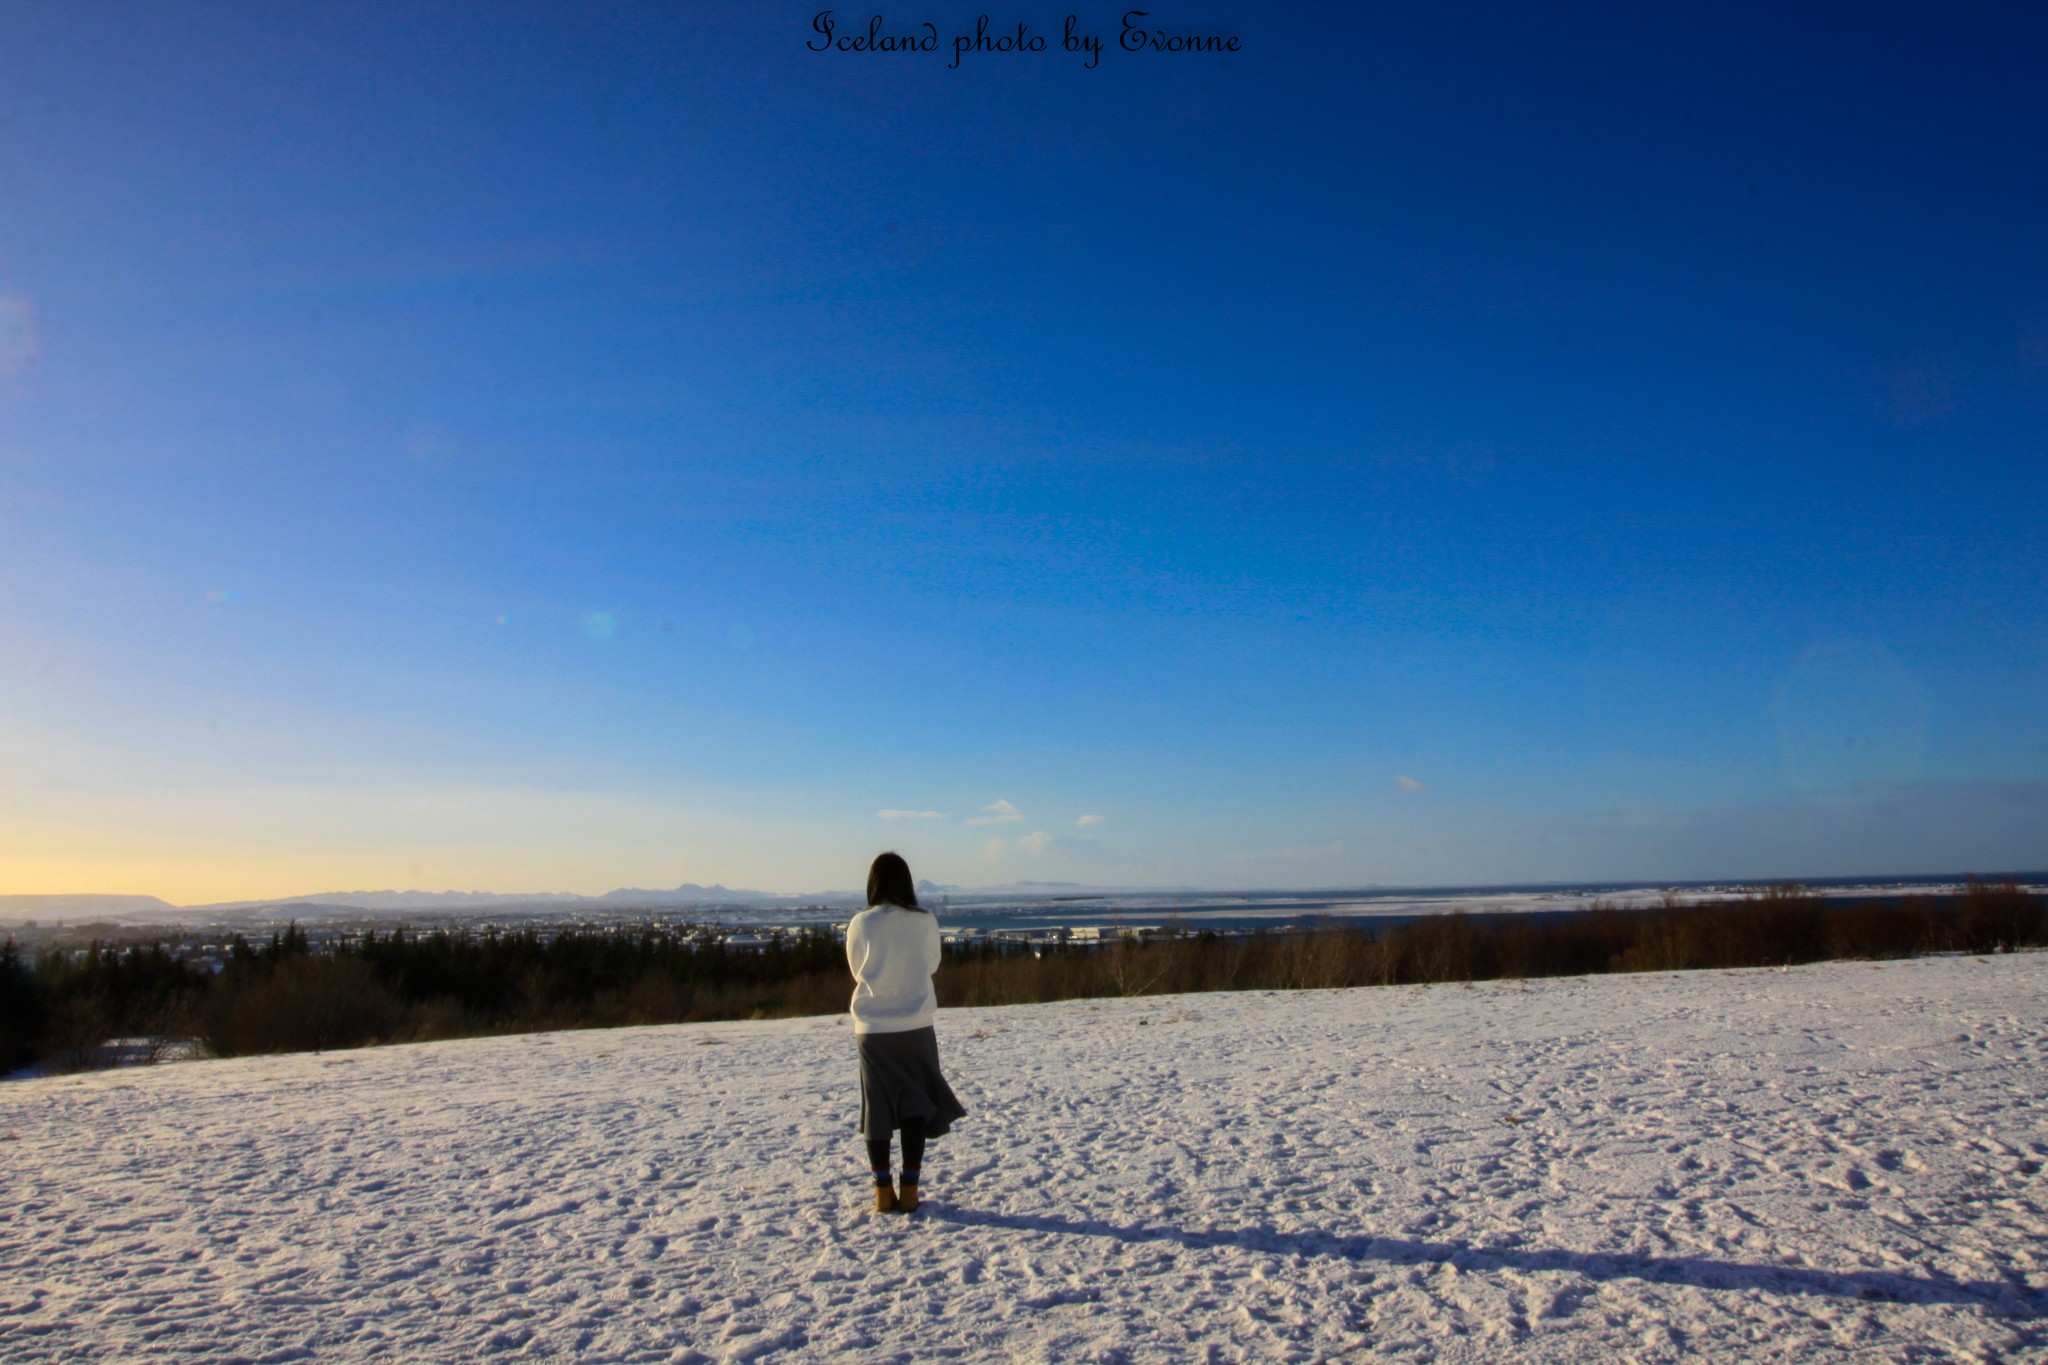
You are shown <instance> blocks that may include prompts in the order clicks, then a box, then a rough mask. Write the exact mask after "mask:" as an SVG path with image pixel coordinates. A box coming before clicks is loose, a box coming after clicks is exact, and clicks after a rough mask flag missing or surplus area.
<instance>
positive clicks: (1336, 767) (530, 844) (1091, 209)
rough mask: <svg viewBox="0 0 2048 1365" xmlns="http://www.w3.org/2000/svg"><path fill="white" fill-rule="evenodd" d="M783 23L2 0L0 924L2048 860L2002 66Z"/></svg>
mask: <svg viewBox="0 0 2048 1365" xmlns="http://www.w3.org/2000/svg"><path fill="white" fill-rule="evenodd" d="M818 8H819V6H817V5H816V4H804V5H780V6H778V5H758V6H735V7H732V8H730V9H722V8H719V7H716V6H712V5H698V4H681V3H658V4H657V3H650V4H608V5H572V4H515V3H446V4H433V5H420V4H403V5H401V4H368V5H314V4H301V3H284V4H276V3H264V4H258V3H246V4H217V3H216V4H197V3H195V4H180V5H161V4H145V3H124V4H108V3H90V2H84V0H81V2H78V3H71V2H67V3H54V2H53V3H15V4H10V5H8V6H6V7H5V8H4V9H0V890H11V891H19V892H56V891H85V890H93V891H127V892H145V893H154V894H159V895H164V896H166V897H167V898H170V899H173V900H183V901H193V900H201V899H226V898H229V897H237V896H258V895H283V894H291V893H296V892H305V891H311V890H317V889H347V888H354V887H387V886H401V887H403V886H417V887H422V888H426V889H445V888H458V889H470V888H478V889H497V890H516V889H529V890H539V889H563V890H586V891H602V890H606V889H609V888H610V887H613V886H619V885H642V886H666V885H675V884H677V883H679V882H682V881H685V880H689V881H698V882H706V883H708V882H712V881H723V882H725V883H727V884H732V885H751V886H758V887H764V888H769V889H781V890H797V889H817V888H823V887H837V886H852V885H855V884H857V883H858V881H859V879H860V877H861V875H862V874H863V873H864V870H865V865H866V859H867V858H868V857H869V856H870V855H871V854H872V853H873V852H874V851H875V850H876V849H878V848H881V847H885V846H894V847H897V848H900V849H901V850H902V851H903V852H904V853H905V854H906V855H907V856H909V857H910V858H911V861H912V865H913V867H914V868H915V869H916V870H917V871H918V872H919V874H920V875H926V876H931V877H934V878H936V879H938V880H941V881H954V882H967V883H989V882H1002V881H1008V880H1011V879H1014V878H1035V879H1042V880H1050V879H1065V880H1082V881H1089V882H1110V883H1120V884H1188V885H1202V886H1250V885H1258V886H1287V885H1332V884H1358V883H1365V882H1394V883H1417V882H1437V883H1471V882H1480V881H1509V880H1538V879H1581V878H1583V879H1591V878H1610V877H1611V878H1638V877H1640V878H1662V877H1670V878H1689V877H1714V876H1743V875H1751V876H1790V875H1801V874H1804V875H1825V874H1836V873H1842V874H1848V873H1861V872H1871V873H1877V872H1905V871H1917V870H1927V871H1938V870H1972V869H1974V870H1980V871H1991V870H1994V869H2001V868H2024V867H2039V866H2040V865H2042V864H2043V863H2048V856H2044V854H2048V837H2044V836H2048V584H2044V570H2048V554H2044V550H2043V541H2042V533H2041V527H2042V526H2043V525H2048V473H2044V469H2048V463H2044V459H2043V456H2044V454H2048V250H2044V248H2043V242H2044V240H2048V237H2044V224H2048V161H2044V159H2043V157H2042V155H2041V148H2042V146H2043V145H2044V135H2048V79H2044V74H2048V16H2044V14H2043V11H2041V10H2040V9H2039V8H2038V7H2035V6H2028V5H2017V4H2014V5H1991V4H1965V5H1960V6H1954V7H1948V8H1943V9H1938V10H1937V9H1934V8H1930V7H1927V6H1827V7H1820V6H1813V7H1786V6H1777V5H1772V6H1762V5H1759V6H1753V7H1736V6H1727V5H1714V6H1706V5H1699V6H1663V5H1658V6H1645V5H1640V4H1632V5H1576V6H1564V7H1553V6H1528V5H1506V4H1502V5H1430V6H1359V7H1346V8H1345V9H1344V10H1343V11H1341V12H1339V11H1337V10H1335V9H1333V8H1330V7H1324V6H1300V7H1291V6H1272V5H1251V4H1236V5H1232V4H1208V5H1193V4H1187V5H1182V4H1168V3H1164V0H1159V2H1158V3H1155V4H1154V5H1153V6H1152V19H1151V22H1152V23H1153V24H1154V25H1161V26H1165V27H1169V28H1173V29H1176V30H1184V31H1193V32H1212V31H1215V32H1229V33H1236V34H1238V35H1240V36H1241V38H1242V51H1241V52H1240V53H1238V54H1236V55H1234V56H1228V57H1219V56H1216V55H1214V54H1200V55H1192V56H1190V55H1178V56H1175V55H1167V54H1163V53H1150V52H1147V53H1128V52H1123V51H1119V50H1115V48H1114V39H1115V35H1116V32H1117V29H1118V26H1119V25H1118V16H1119V15H1120V14H1121V13H1122V12H1123V11H1122V9H1121V7H1119V6H1111V7H1105V8H1103V9H1100V10H1087V9H1086V8H1085V7H1083V6H1080V5H1074V4H1069V5H1061V6H1053V7H1036V6H1034V5H1024V6H1017V7H1012V8H1010V9H1002V8H1001V7H999V6H994V5H987V6H983V5H955V4H950V3H949V4H940V5H930V6H925V7H922V8H918V9H908V8H902V7H898V6H894V5H890V6H886V7H883V8H882V9H881V11H880V12H881V13H882V14H883V15H884V17H885V21H886V27H887V28H889V29H890V30H892V31H908V30H910V29H912V28H913V27H914V25H915V23H916V22H918V21H921V20H924V19H927V18H928V19H930V20H932V21H933V22H934V24H935V25H936V26H937V28H938V30H939V32H940V34H941V43H940V46H941V49H942V50H941V51H940V52H938V53H936V54H930V55H926V54H916V55H912V56H904V55H901V54H896V55H879V54H864V53H839V52H833V53H828V54H819V53H815V52H811V51H807V50H806V46H805V44H806V41H807V40H809V39H811V38H813V36H814V34H813V30H812V15H813V14H814V13H815V12H816V10H817V9H818ZM984 11H985V12H988V13H989V14H990V15H991V16H992V18H993V19H994V20H995V21H996V26H997V27H1004V26H1007V25H1013V24H1014V23H1016V22H1017V21H1018V20H1023V21H1025V22H1027V23H1029V24H1030V25H1031V26H1032V28H1033V29H1034V30H1035V31H1040V32H1046V33H1048V34H1049V35H1050V36H1051V38H1052V43H1051V44H1050V46H1051V47H1052V48H1055V49H1056V48H1057V47H1058V46H1059V30H1060V24H1061V20H1062V18H1063V17H1064V15H1065V14H1067V13H1069V12H1073V13H1075V14H1076V15H1077V18H1078V20H1079V27H1080V28H1081V29H1083V30H1084V31H1094V32H1098V33H1102V34H1104V35H1106V36H1107V37H1108V38H1109V39H1110V40H1111V48H1112V50H1110V51H1108V52H1106V53H1104V55H1103V56H1102V58H1101V61H1100V64H1099V66H1098V67H1097V69H1095V70H1092V71H1091V70H1086V69H1084V68H1083V67H1082V64H1081V61H1080V59H1078V58H1074V57H1069V56H1068V55H1066V54H1065V53H1063V52H1059V51H1047V52H1045V53H1042V54H1035V55H1024V56H999V55H988V54H972V55H969V56H968V57H966V58H965V59H964V60H963V62H962V64H961V66H960V67H959V69H948V63H949V62H950V60H951V52H950V44H951V37H952V35H953V34H954V33H955V32H956V31H958V30H960V29H962V28H964V27H971V26H972V23H973V19H974V16H975V15H976V14H978V13H982V12H984ZM1794 11H1797V12H1794ZM872 12H873V11H872V10H844V11H841V12H839V16H838V17H839V18H840V20H841V22H842V24H851V25H853V26H856V27H858V26H864V24H865V20H866V16H867V15H868V14H869V13H872ZM885 811H888V812H897V813H898V814H897V816H896V817H895V818H884V816H883V815H882V812H885ZM904 812H909V813H913V814H911V815H904V814H901V813H904ZM1090 817H1092V818H1090Z"/></svg>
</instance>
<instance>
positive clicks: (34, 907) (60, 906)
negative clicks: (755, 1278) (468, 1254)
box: [0, 880, 1132, 923]
mask: <svg viewBox="0 0 2048 1365" xmlns="http://www.w3.org/2000/svg"><path fill="white" fill-rule="evenodd" d="M917 889H918V894H919V895H920V896H951V895H969V896H1005V895H1013V896H1050V895H1074V894H1082V893H1086V892H1087V891H1088V890H1090V889H1091V888H1087V887H1084V886H1082V885H1081V884H1080V883H1079V882H1031V881H1025V882H1010V883H1008V884H1006V885H1002V886H975V887H968V886H955V885H949V884H946V883H942V882H934V881H929V880H927V881H921V882H919V883H918V884H917ZM1093 889H1094V890H1096V891H1111V890H1122V891H1129V890H1131V889H1132V888H1128V887H1122V888H1108V887H1097V888H1093ZM863 899H864V897H863V895H862V893H861V892H859V891H812V892H802V893H782V892H775V891H749V890H746V889H744V888H738V887H730V886H720V885H717V884H716V883H714V884H712V885H710V886H699V885H698V884H697V883H695V882H684V883H683V884H682V885H681V886H676V887H669V888H665V889H649V888H645V887H620V888H619V889H617V890H615V891H607V892H605V893H604V894H603V895H601V896H586V895H581V894H579V893H577V892H574V891H390V890H387V891H318V892H314V893H312V894H310V895H303V896H278V897H273V898H271V899H267V900H246V901H215V902H211V903H208V904H204V905H173V904H171V903H170V902H169V901H166V900H163V899H161V898H159V897H156V896H116V895H63V896H0V923H6V922H8V921H20V920H29V919H53V920H59V921H69V922H73V923H76V922H79V921H85V920H109V921H143V922H155V921H177V920H184V919H192V918H195V917H199V916H207V917H225V918H239V917H242V916H252V915H257V914H261V915H265V916H275V915H293V916H297V917H300V918H304V919H317V918H320V917H321V916H324V915H347V914H355V913H360V912H361V911H364V910H383V911H408V910H410V911H424V912H428V913H432V912H435V911H453V910H484V909H492V908H498V907H503V908H508V909H509V908H512V907H531V908H534V909H541V908H546V909H550V910H562V909H575V908H577V907H589V908H591V909H594V910H595V909H618V908H621V907H641V906H645V907H648V908H662V907H673V906H689V905H720V906H734V905H791V904H796V905H834V906H838V905H858V904H860V903H861V901H862V900H863Z"/></svg>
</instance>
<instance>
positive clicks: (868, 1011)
mask: <svg viewBox="0 0 2048 1365" xmlns="http://www.w3.org/2000/svg"><path fill="white" fill-rule="evenodd" d="M846 963H847V965H848V966H849V967H851V968H853V982H854V985H853V1005H852V1012H853V1032H854V1037H855V1041H856V1042H857V1043H858V1044H859V1046H860V1130H861V1134H862V1136H864V1137H865V1138H867V1141H868V1165H869V1166H870V1167H871V1168H873V1170H874V1173H875V1212H876V1213H909V1212H911V1211H913V1210H914V1209H916V1208H917V1181H918V1175H919V1173H920V1168H921V1167H922V1166H923V1164H924V1144H925V1139H926V1138H935V1137H943V1136H944V1135H945V1133H946V1130H947V1129H949V1128H951V1127H952V1126H953V1120H954V1119H957V1118H964V1117H966V1115H967V1109H966V1107H965V1106H963V1105H962V1104H961V1103H960V1101H959V1100H958V1099H957V1098H956V1097H955V1096H954V1094H953V1090H952V1087H950V1086H948V1085H947V1084H946V1078H945V1077H944V1076H943V1075H941V1074H940V1073H939V1036H938V1034H937V1033H936V1032H935V1031H934V1030H933V1028H932V1021H933V1019H935V1018H936V1017H937V1015H938V1009H939V998H938V994H937V993H936V992H935V991H933V990H932V973H933V972H935V971H937V970H938V969H939V922H938V921H937V920H936V919H934V918H932V913H931V911H929V910H926V909H925V908H924V907H923V906H921V905H919V904H918V903H917V886H916V884H915V883H913V882H912V881H911V879H910V864H908V863H906V862H904V861H903V859H902V858H900V857H898V856H897V855H896V854H894V853H884V854H881V855H879V856H878V857H876V859H875V862H874V866H872V867H870V868H869V869H868V908H867V909H865V910H863V911H861V912H860V913H859V914H858V915H855V916H854V917H853V922H852V923H850V924H848V925H847V926H846ZM898 1128H900V1129H902V1130H903V1185H902V1193H901V1194H898V1193H897V1191H896V1190H894V1189H892V1188H891V1187H890V1184H889V1135H890V1134H891V1133H892V1132H894V1131H895V1130H896V1129H898Z"/></svg>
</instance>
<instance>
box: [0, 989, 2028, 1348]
mask: <svg viewBox="0 0 2048 1365" xmlns="http://www.w3.org/2000/svg"><path fill="white" fill-rule="evenodd" d="M940 1046H941V1051H942V1054H943V1056H944V1058H945V1060H946V1063H947V1066H948V1070H949V1071H950V1072H951V1074H952V1076H953V1079H954V1083H955V1086H956V1088H957V1089H958V1090H959V1091H960V1093H961V1096H962V1098H963V1099H965V1100H966V1101H967V1103H968V1104H969V1105H970V1106H971V1107H972V1109H973V1110H974V1113H973V1115H972V1117H971V1118H970V1119H969V1120H968V1121H967V1122H965V1123H963V1124H962V1125H961V1126H960V1128H959V1129H957V1130H956V1131H955V1133H954V1134H953V1135H951V1136H949V1137H948V1138H946V1139H944V1140H943V1141H941V1142H938V1143H936V1144H934V1146H933V1149H932V1151H933V1154H932V1157H931V1158H930V1159H929V1160H928V1161H927V1163H926V1165H927V1176H926V1180H927V1189H928V1191H929V1193H928V1200H929V1202H928V1203H927V1205H926V1207H925V1209H924V1210H923V1211H922V1212H920V1213H919V1214H917V1215H916V1216H914V1217H912V1218H909V1219H905V1218H901V1217H876V1216H874V1215H872V1214H870V1213H869V1212H867V1208H868V1205H869V1202H870V1196H869V1193H868V1189H867V1187H866V1184H865V1172H864V1170H863V1162H862V1160H861V1156H860V1152H859V1145H858V1143H857V1141H856V1140H855V1135H854V1132H853V1126H852V1125H853V1114H854V1110H855V1104H856V1099H855V1087H854V1067H853V1040H852V1038H851V1036H850V1032H849V1030H848V1028H847V1027H846V1025H845V1024H844V1023H842V1022H840V1021H836V1020H817V1019H808V1020H793V1021H782V1022H764V1023H752V1024H722V1025H708V1026H687V1027H673V1028H654V1029H637V1030H623V1031H615V1032H602V1033H578V1034H552V1035H542V1036H535V1037H522V1038H506V1039H493V1040H485V1041H479V1042H467V1043H443V1044H433V1045H428V1046H421V1047H406V1048H387V1049H375V1050H370V1051H363V1052H352V1053H337V1054H330V1055H326V1056H298V1057H286V1058H270V1059H254V1060H244V1061H230V1062H206V1063H194V1064H187V1065H179V1066H171V1067H161V1068H155V1069H150V1070H136V1071H127V1072H119V1073H109V1074H100V1075H94V1076H84V1077H73V1078H56V1079H48V1080H38V1081H28V1082H22V1083H16V1084H11V1085H7V1086H5V1087H0V1170H4V1171H5V1172H6V1175H5V1190H6V1199H7V1207H6V1208H5V1210H4V1212H0V1359H5V1360H9V1361H29V1360H35V1361H40V1360H51V1361H54V1360H87V1359H91V1360H98V1361H121V1360H144V1359H176V1360H180V1361H226V1360H231V1359H239V1360H252V1361H285V1360H296V1359H307V1360H319V1361H355V1360H392V1361H415V1360H420V1361H462V1362H470V1361H476V1360H491V1359H508V1360H583V1361H696V1360H718V1359H747V1358H757V1357H771V1356H772V1357H775V1358H781V1359H791V1360H826V1359H830V1360H835V1361H836V1360H905V1361H909V1360H919V1361H923V1360H934V1359H970V1360H1008V1359H1020V1360H1048V1361H1050V1360H1059V1361H1082V1360H1119V1361H1147V1360H1158V1361H1181V1360H1219V1361H1220V1360H1237V1359H1255V1360H1321V1359H1332V1358H1339V1357H1354V1358H1355V1357H1362V1356H1364V1355H1366V1354H1368V1353H1371V1354H1374V1355H1376V1356H1378V1357H1383V1358H1386V1359H1391V1360H1409V1359H1413V1360H1423V1359H1437V1360H1446V1361H1461V1360H1471V1361H1500V1360H1513V1359H1529V1360H1557V1361H1585V1360H1636V1359H1640V1360H1663V1359H1672V1358H1676V1357H1678V1356H1681V1355H1687V1354H1696V1355H1698V1356H1700V1357H1701V1358H1706V1359H1717V1360H1719V1359H1742V1358H1751V1359H1766V1358H1768V1359H1773V1360H1801V1361H1807V1360H1851V1359H1853V1360H1858V1361H1870V1360H1902V1361H1903V1360H1928V1359H1963V1360H1970V1359H1982V1360H1992V1359H1999V1360H2016V1359H2025V1358H2030V1357H2032V1358H2042V1357H2048V1184H2044V1178H2043V1175H2042V1164H2043V1161H2044V1159H2048V1111H2044V1109H2043V1104H2042V1101H2043V1099H2044V1094H2048V955H2041V954H2028V955H2022V956H2018V957H2001V958H1994V959H1990V960H1982V959H1975V958H1961V959H1945V960H1930V961H1918V962H1910V963H1883V964H1871V963H1844V964H1834V965H1827V966H1817V967H1809V968H1803V969H1795V970H1792V971H1786V972H1779V971H1768V972H1713V973H1700V974H1695V975H1688V976H1612V977H1599V978H1591V979H1580V980H1557V981H1540V982H1529V983H1526V984H1521V983H1513V982H1507V983H1496V984H1489V985H1481V986H1477V987H1472V988H1461V987H1456V986H1451V987H1442V986H1439V987H1433V988H1407V989H1386V990H1358V991H1337V992H1311V993H1302V994H1258V995H1234V996H1233V995H1208V996H1182V997H1172V998H1154V999H1138V1000H1128V1001H1111V1002H1079V1003H1072V1004H1062V1005H1044V1006H1028V1007H1021V1008H1012V1009H991V1010H966V1011H956V1012H952V1013H950V1014H947V1015H944V1016H942V1018H941V1020H940Z"/></svg>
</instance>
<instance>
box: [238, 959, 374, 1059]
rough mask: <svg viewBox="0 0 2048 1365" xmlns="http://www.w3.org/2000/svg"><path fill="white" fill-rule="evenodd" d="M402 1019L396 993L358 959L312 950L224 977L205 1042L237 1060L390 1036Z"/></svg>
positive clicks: (348, 1045)
mask: <svg viewBox="0 0 2048 1365" xmlns="http://www.w3.org/2000/svg"><path fill="white" fill-rule="evenodd" d="M401 1017H402V1010H401V1008H400V1005H399V1001H398V999H397V997H396V996H395V995H393V994H392V993H391V992H390V991H389V990H387V989H386V988H385V987H384V986H383V985H382V984H381V983H379V982H378V980H377V979H376V977H375V976H374V975H373V974H372V973H371V971H370V969H369V967H367V966H366V965H364V964H363V963H362V962H361V961H359V960H357V959H355V958H348V957H328V956H325V955H322V954H318V953H308V954H303V955H295V956H288V957H285V958H284V959H283V960H281V961H279V962H277V963H276V964H275V966H274V968H273V969H272V970H270V971H267V972H250V973H247V974H244V975H242V976H241V977H239V978H238V979H236V980H235V981H233V982H232V983H230V982H228V981H225V980H224V981H223V982H222V983H221V985H220V986H219V987H218V988H217V989H216V991H215V993H214V995H213V996H212V997H211V998H210V999H209V1000H208V1001H207V1002H206V1006H205V1008H204V1009H203V1011H202V1013H201V1016H200V1019H201V1030H202V1032H201V1036H202V1037H203V1039H204V1040H205V1042H206V1045H207V1047H209V1048H210V1049H212V1051H213V1052H214V1053H215V1054H216V1055H218V1056H222V1057H234V1056H241V1055H245V1054H248V1053H257V1052H323V1051H326V1050H328V1049H330V1048H341V1047H361V1046H363V1045H365V1044H367V1043H372V1042H375V1041H377V1040H379V1039H382V1038H386V1037H389V1036H390V1034H391V1032H392V1030H393V1029H394V1028H395V1026H396V1025H397V1023H398V1021H399V1019H400V1018H401Z"/></svg>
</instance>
